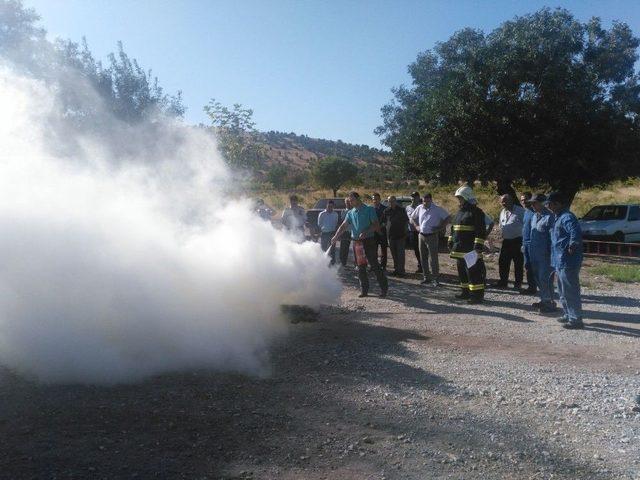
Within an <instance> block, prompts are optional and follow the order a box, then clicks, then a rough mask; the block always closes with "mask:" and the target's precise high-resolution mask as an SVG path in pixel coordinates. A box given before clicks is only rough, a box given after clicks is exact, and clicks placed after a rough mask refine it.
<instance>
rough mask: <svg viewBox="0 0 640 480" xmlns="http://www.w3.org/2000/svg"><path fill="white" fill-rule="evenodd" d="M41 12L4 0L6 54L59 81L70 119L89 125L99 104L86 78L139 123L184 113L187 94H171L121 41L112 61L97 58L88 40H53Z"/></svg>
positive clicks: (1, 42) (0, 53)
mask: <svg viewBox="0 0 640 480" xmlns="http://www.w3.org/2000/svg"><path fill="white" fill-rule="evenodd" d="M39 20H40V17H39V16H38V14H37V13H36V12H35V11H34V10H33V9H30V8H25V7H24V5H23V4H22V2H21V1H20V0H0V57H2V58H3V59H5V60H8V61H9V62H10V63H11V64H12V65H13V66H14V67H15V68H16V69H18V70H22V71H26V72H28V73H29V74H30V75H32V76H34V77H35V78H39V79H42V80H45V81H47V82H50V83H55V84H56V86H57V88H58V89H59V91H60V99H61V100H62V102H63V105H62V113H63V114H64V115H65V116H66V117H67V118H69V119H71V120H73V119H74V118H78V119H80V120H79V121H81V122H82V123H83V124H89V123H90V120H91V118H92V115H93V113H94V111H95V108H96V103H97V102H95V101H94V99H92V98H91V95H90V94H88V92H87V89H85V88H84V85H83V82H87V83H88V85H89V86H90V87H91V88H92V89H93V91H94V92H96V93H97V94H98V95H99V96H100V97H101V99H102V100H103V103H102V104H103V105H104V106H106V108H108V109H109V110H110V111H111V113H112V114H113V115H114V116H115V117H116V118H118V119H120V120H122V121H124V122H127V123H136V122H139V121H141V120H143V119H152V118H153V117H154V116H156V115H165V116H170V117H182V115H183V114H184V111H185V108H184V106H183V104H182V97H181V93H180V92H178V93H177V94H175V95H169V94H166V93H165V92H164V91H163V89H162V87H160V85H159V83H158V79H157V78H156V77H154V76H153V75H152V73H151V71H150V70H149V71H145V70H143V69H142V68H141V67H140V66H139V65H138V62H137V61H136V60H135V59H132V58H130V57H129V56H128V55H127V53H126V52H125V51H124V48H123V46H122V43H121V42H118V45H117V52H116V53H112V54H110V55H109V57H108V66H106V67H105V66H103V65H102V63H101V62H100V61H97V60H96V59H95V58H94V56H93V54H92V53H91V51H90V50H89V46H88V44H87V41H86V39H83V40H82V43H81V44H77V43H75V42H72V41H70V40H56V41H55V42H49V41H48V40H47V38H46V32H45V30H44V29H42V28H41V27H39V26H38V22H39Z"/></svg>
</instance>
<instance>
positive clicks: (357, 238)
mask: <svg viewBox="0 0 640 480" xmlns="http://www.w3.org/2000/svg"><path fill="white" fill-rule="evenodd" d="M349 199H350V200H351V205H352V206H353V208H352V209H351V210H349V211H348V212H347V215H346V218H345V220H344V222H342V225H340V228H338V231H337V232H336V234H335V236H334V237H333V238H332V239H331V243H333V244H334V245H335V243H336V242H337V241H338V240H339V239H340V236H341V235H342V232H344V231H345V230H347V229H349V230H351V241H352V242H353V243H354V253H356V256H357V255H358V253H357V252H358V249H360V251H363V254H364V255H365V256H366V261H365V262H361V261H358V279H359V280H360V297H366V296H368V295H369V276H368V274H367V263H369V266H370V267H371V271H372V272H373V273H374V274H375V275H376V278H377V280H378V284H379V285H380V296H381V297H386V296H387V290H388V288H389V285H388V283H387V276H386V274H385V273H384V270H383V269H382V267H380V263H379V262H378V251H377V248H376V240H375V238H373V234H374V232H378V231H380V223H378V216H377V215H376V211H375V210H374V208H373V207H370V206H368V205H365V204H364V203H362V201H361V200H360V195H359V194H358V193H357V192H351V193H350V194H349Z"/></svg>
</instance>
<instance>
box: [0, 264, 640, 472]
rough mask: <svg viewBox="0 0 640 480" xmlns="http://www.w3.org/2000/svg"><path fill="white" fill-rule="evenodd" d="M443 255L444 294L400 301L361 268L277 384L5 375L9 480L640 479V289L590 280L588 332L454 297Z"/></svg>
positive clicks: (300, 331)
mask: <svg viewBox="0 0 640 480" xmlns="http://www.w3.org/2000/svg"><path fill="white" fill-rule="evenodd" d="M407 254H410V252H407ZM408 257H410V255H408ZM411 260H412V261H413V259H411ZM441 262H442V263H443V264H444V265H443V267H444V268H443V270H444V273H445V275H444V279H445V282H446V283H445V284H443V285H442V286H441V287H439V288H433V287H424V286H421V285H419V283H418V282H419V278H418V277H417V276H412V277H411V278H406V279H402V280H395V279H394V280H391V286H390V291H389V297H388V298H386V299H381V298H378V297H376V296H372V297H369V298H366V299H359V298H357V293H358V291H357V288H356V287H357V282H356V280H355V272H354V270H353V269H352V268H347V269H346V270H344V271H343V272H342V274H341V275H342V279H343V281H344V283H345V291H344V293H343V295H342V298H341V299H340V301H339V304H338V305H337V306H333V307H326V308H323V309H322V311H321V312H320V315H319V320H318V321H317V322H310V323H307V322H301V323H296V324H292V325H291V332H290V335H289V336H288V337H287V338H284V339H282V340H281V341H280V342H279V344H277V345H275V346H274V347H273V349H272V351H271V362H272V363H271V372H270V374H268V375H265V376H263V377H260V378H256V377H248V376H244V375H239V374H229V373H216V372H210V371H202V372H190V373H183V374H174V375H164V376H161V377H157V378H154V379H151V380H149V381H147V382H144V383H141V384H136V385H130V386H120V387H114V388H100V387H89V386H56V387H45V386H38V385H34V384H32V383H29V382H27V381H25V380H24V379H21V378H18V377H16V376H14V375H12V374H10V373H9V372H7V371H6V370H0V441H1V444H0V478H2V479H5V478H6V479H23V478H34V479H62V478H65V479H66V478H87V479H102V478H104V479H116V478H122V479H125V478H142V479H146V478H163V479H164V478H166V479H174V478H175V479H183V478H184V479H205V478H227V479H250V478H256V479H257V478H260V479H262V478H274V479H301V478H304V479H425V478H427V479H431V478H433V479H441V478H442V479H444V478H447V479H474V478H482V479H551V478H554V479H557V478H561V479H632V480H638V479H640V412H639V411H638V410H640V404H639V403H636V398H635V397H636V395H638V394H640V375H639V373H640V360H639V358H638V353H639V352H640V348H639V345H640V286H638V285H635V286H625V287H620V286H617V285H613V284H608V283H607V282H605V281H603V282H598V281H597V279H593V278H587V279H586V280H587V282H588V283H589V284H590V285H591V284H593V285H595V288H593V289H587V290H586V291H585V292H584V301H585V305H584V307H585V324H586V329H585V330H583V331H565V330H563V329H562V328H561V327H560V325H559V324H558V323H557V322H556V320H555V318H556V317H555V316H542V315H539V314H536V313H534V312H532V311H531V310H530V308H529V307H528V305H529V304H530V303H532V302H533V301H534V299H533V298H532V297H527V296H522V295H519V294H517V293H516V292H514V291H491V290H490V291H489V292H488V295H487V303H486V304H484V305H482V306H479V307H477V306H473V307H472V306H469V305H467V304H465V303H461V302H456V301H453V300H452V297H453V295H454V294H455V293H456V291H457V289H456V287H455V286H454V285H453V283H454V277H453V275H452V272H453V264H452V263H451V261H450V260H449V259H447V258H446V257H445V256H444V255H443V256H442V260H441ZM413 268H415V266H414V267H413ZM488 270H489V275H490V276H492V274H493V273H494V272H495V259H490V260H489V262H488ZM376 292H377V290H376V285H375V280H373V283H372V294H374V295H375V294H376Z"/></svg>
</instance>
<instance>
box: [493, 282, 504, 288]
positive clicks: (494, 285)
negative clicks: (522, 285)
mask: <svg viewBox="0 0 640 480" xmlns="http://www.w3.org/2000/svg"><path fill="white" fill-rule="evenodd" d="M491 287H492V288H507V284H506V283H503V282H496V283H492V284H491Z"/></svg>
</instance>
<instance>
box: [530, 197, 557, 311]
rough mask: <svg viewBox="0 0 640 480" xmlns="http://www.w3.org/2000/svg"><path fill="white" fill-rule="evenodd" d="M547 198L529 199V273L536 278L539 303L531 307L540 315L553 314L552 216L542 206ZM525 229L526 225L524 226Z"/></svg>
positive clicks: (554, 308)
mask: <svg viewBox="0 0 640 480" xmlns="http://www.w3.org/2000/svg"><path fill="white" fill-rule="evenodd" d="M546 200H547V198H546V197H545V196H544V195H543V194H541V193H538V194H536V195H534V196H533V197H531V198H530V199H529V203H530V204H531V207H532V208H533V211H534V213H533V215H532V216H531V218H530V220H529V222H530V224H529V239H528V259H529V268H530V271H531V272H532V273H533V274H534V275H535V276H536V283H537V284H538V289H539V293H540V302H537V303H534V304H533V305H532V306H533V308H535V309H538V310H540V312H541V313H550V312H555V310H556V304H555V302H554V301H553V278H552V272H553V270H552V269H551V229H552V228H553V221H554V216H553V214H552V213H551V212H550V211H549V210H548V209H547V208H546V207H545V206H544V203H545V202H546ZM525 227H526V225H525Z"/></svg>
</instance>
